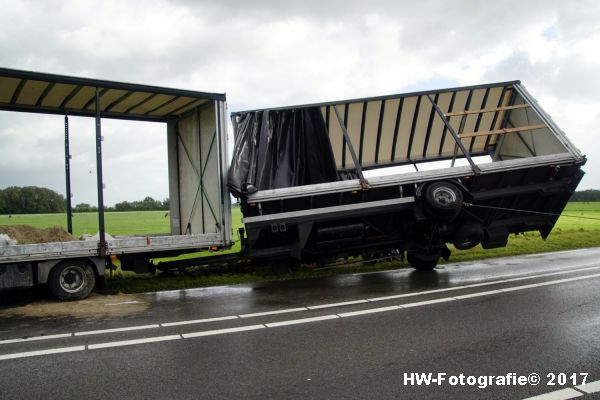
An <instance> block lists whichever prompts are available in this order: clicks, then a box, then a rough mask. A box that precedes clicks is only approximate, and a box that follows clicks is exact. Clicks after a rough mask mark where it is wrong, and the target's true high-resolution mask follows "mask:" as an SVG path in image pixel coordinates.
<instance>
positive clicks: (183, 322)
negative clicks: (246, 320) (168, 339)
mask: <svg viewBox="0 0 600 400" xmlns="http://www.w3.org/2000/svg"><path fill="white" fill-rule="evenodd" d="M230 319H238V317H237V315H229V316H227V317H216V318H204V319H193V320H189V321H177V322H166V323H162V324H160V326H162V327H165V328H168V327H170V326H180V325H191V324H202V323H206V322H216V321H227V320H230Z"/></svg>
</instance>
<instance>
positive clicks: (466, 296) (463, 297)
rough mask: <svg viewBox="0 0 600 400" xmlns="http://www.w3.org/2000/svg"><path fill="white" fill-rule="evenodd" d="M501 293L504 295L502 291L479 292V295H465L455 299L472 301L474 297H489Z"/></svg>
mask: <svg viewBox="0 0 600 400" xmlns="http://www.w3.org/2000/svg"><path fill="white" fill-rule="evenodd" d="M500 293H502V292H501V291H500V290H488V291H486V292H477V293H469V294H463V295H460V296H454V298H455V299H456V300H462V299H470V298H473V297H479V296H488V295H490V294H500Z"/></svg>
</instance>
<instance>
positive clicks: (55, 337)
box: [0, 333, 73, 344]
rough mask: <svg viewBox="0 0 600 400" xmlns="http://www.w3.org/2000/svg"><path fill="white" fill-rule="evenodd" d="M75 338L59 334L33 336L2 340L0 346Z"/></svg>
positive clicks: (68, 334) (66, 334)
mask: <svg viewBox="0 0 600 400" xmlns="http://www.w3.org/2000/svg"><path fill="white" fill-rule="evenodd" d="M71 336H73V335H72V334H71V333H59V334H57V335H44V336H31V337H28V338H21V339H6V340H0V344H9V343H21V342H32V341H35V340H46V339H60V338H66V337H71Z"/></svg>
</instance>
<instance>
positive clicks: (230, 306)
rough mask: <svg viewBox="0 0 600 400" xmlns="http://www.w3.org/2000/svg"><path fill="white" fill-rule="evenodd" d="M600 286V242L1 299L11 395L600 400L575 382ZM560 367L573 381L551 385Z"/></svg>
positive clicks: (592, 338)
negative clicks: (361, 268)
mask: <svg viewBox="0 0 600 400" xmlns="http://www.w3.org/2000/svg"><path fill="white" fill-rule="evenodd" d="M599 285H600V249H587V250H577V251H571V252H561V253H551V254H546V255H534V256H524V257H512V258H504V259H495V260H486V261H483V262H473V263H460V264H449V265H446V266H445V267H444V268H443V269H438V270H436V271H435V272H433V273H425V274H423V273H417V272H413V271H409V270H398V271H389V272H380V273H368V274H355V275H341V276H335V277H330V278H317V279H306V280H296V281H287V282H274V283H266V284H257V285H237V286H228V287H218V288H205V289H194V290H187V291H176V292H162V293H153V294H143V295H132V296H120V297H112V296H106V297H104V296H95V297H93V298H91V299H90V300H86V301H85V302H82V303H68V305H65V304H64V303H63V304H58V305H56V304H48V302H37V303H35V304H31V305H28V306H19V304H18V302H15V301H12V302H11V301H7V302H5V304H4V305H3V306H0V398H1V399H2V400H4V399H21V398H22V399H35V398H61V399H81V398H86V399H96V398H98V399H101V398H113V399H120V398H128V399H138V398H139V399H142V398H148V399H198V398H207V399H212V398H219V399H237V398H245V399H313V398H316V399H375V398H376V399H400V398H439V399H447V398H461V399H462V398H465V399H468V398H473V399H479V398H507V399H520V398H526V397H529V396H533V395H537V394H542V393H548V392H553V391H556V390H559V389H563V390H566V392H568V393H571V394H573V393H575V394H580V395H581V397H580V398H584V399H588V398H590V399H591V398H595V397H594V396H597V395H598V394H599V393H600V392H596V393H595V394H586V395H584V392H586V391H588V392H590V391H593V390H591V389H590V388H589V387H587V388H584V391H583V392H581V391H576V390H575V389H573V387H574V386H576V385H579V384H580V383H581V380H582V379H583V375H575V376H574V378H573V375H572V374H582V373H587V374H589V375H588V376H587V381H588V382H591V381H598V380H600V291H599V290H598V288H599ZM12 296H18V293H13V294H12ZM5 299H6V298H5ZM9 300H10V299H9ZM13 300H14V299H13ZM339 303H342V304H339ZM86 307H89V308H86ZM94 307H95V308H94ZM99 309H100V310H101V312H99V311H98V310H99ZM73 314H74V315H76V317H73V316H70V315H73ZM107 330H108V331H107ZM58 352H64V353H58ZM413 372H414V373H429V372H431V373H433V374H434V376H433V377H436V376H437V374H438V373H442V374H443V373H445V374H446V375H445V377H446V379H447V380H448V379H449V378H450V377H451V376H457V377H459V375H460V374H461V373H462V374H464V375H465V376H469V375H472V376H480V375H493V376H499V375H504V376H506V375H507V374H510V373H515V374H516V375H523V376H528V375H529V374H531V373H537V374H539V376H540V378H541V382H540V384H538V385H537V386H532V385H524V386H519V385H513V386H496V385H494V386H489V387H487V388H485V389H480V388H477V387H476V386H460V385H454V386H453V385H450V384H449V383H448V381H447V380H446V381H445V382H442V383H441V384H439V385H437V384H433V385H432V386H424V385H416V384H413V385H411V384H410V382H409V381H406V380H405V376H406V377H407V378H408V377H410V375H406V374H410V373H413ZM551 373H565V374H567V376H568V378H569V379H568V380H569V381H568V382H566V383H565V384H564V385H560V384H558V383H559V382H557V385H555V386H548V385H546V384H547V383H548V381H549V379H550V378H549V377H548V374H551ZM572 379H575V382H571V380H572ZM563 393H565V391H563ZM558 396H560V393H559V394H558ZM557 398H568V397H564V396H563V397H557ZM596 398H597V397H596Z"/></svg>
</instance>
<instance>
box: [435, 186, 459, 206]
mask: <svg viewBox="0 0 600 400" xmlns="http://www.w3.org/2000/svg"><path fill="white" fill-rule="evenodd" d="M432 197H433V200H434V201H435V202H436V203H437V204H441V205H444V206H447V205H450V204H453V203H456V199H457V196H456V193H454V190H452V189H449V188H446V187H439V188H435V189H434V190H433V193H432Z"/></svg>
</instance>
